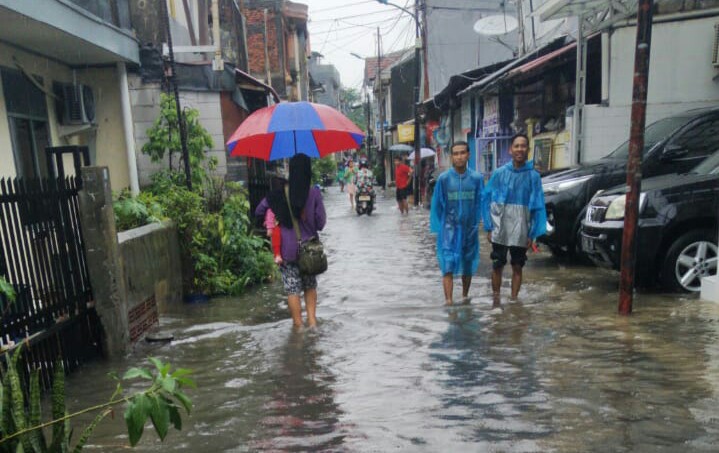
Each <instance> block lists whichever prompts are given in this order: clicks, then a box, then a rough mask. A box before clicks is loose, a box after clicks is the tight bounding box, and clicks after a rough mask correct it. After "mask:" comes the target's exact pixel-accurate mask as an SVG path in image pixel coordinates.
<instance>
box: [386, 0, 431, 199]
mask: <svg viewBox="0 0 719 453" xmlns="http://www.w3.org/2000/svg"><path fill="white" fill-rule="evenodd" d="M377 1H378V2H379V3H381V4H383V5H388V6H392V7H394V8H397V9H399V10H401V11H403V12H405V13H407V14H409V15H410V16H411V17H412V19H414V25H415V28H414V32H415V34H414V36H415V44H414V66H415V77H414V105H413V106H412V107H413V108H412V112H413V113H414V205H415V206H418V205H419V196H420V192H419V181H420V174H419V173H420V172H419V165H420V154H421V153H420V143H419V135H420V134H419V123H420V117H419V103H420V101H421V99H420V94H419V85H420V77H421V71H422V68H421V66H420V65H421V62H420V58H419V53H420V51H421V50H422V49H423V46H424V43H423V42H422V40H421V39H420V36H421V35H420V24H419V0H414V12H412V11H410V10H408V9H407V8H404V7H402V6H399V5H395V4H394V3H390V2H388V1H387V0H377Z"/></svg>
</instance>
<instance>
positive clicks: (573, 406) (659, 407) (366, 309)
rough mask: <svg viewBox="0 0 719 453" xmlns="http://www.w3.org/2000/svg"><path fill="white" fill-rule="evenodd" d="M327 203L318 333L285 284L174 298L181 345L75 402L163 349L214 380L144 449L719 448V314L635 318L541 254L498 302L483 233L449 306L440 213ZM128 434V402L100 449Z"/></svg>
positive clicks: (602, 288)
mask: <svg viewBox="0 0 719 453" xmlns="http://www.w3.org/2000/svg"><path fill="white" fill-rule="evenodd" d="M325 202H326V206H327V210H328V217H329V220H328V226H327V228H326V232H325V234H324V235H323V239H324V241H325V244H326V247H327V249H328V251H329V253H330V269H329V270H328V272H327V273H326V274H324V275H323V276H321V277H320V281H319V301H320V303H319V308H318V314H319V318H320V326H319V327H318V328H317V329H316V330H304V331H301V332H293V331H292V329H291V322H290V320H289V317H288V314H287V312H286V309H285V304H284V297H283V295H282V291H281V288H280V286H279V285H278V284H271V285H268V286H266V287H262V288H256V289H254V290H253V291H251V292H249V293H247V294H246V295H244V296H242V297H238V298H217V299H214V300H212V301H211V302H210V303H208V304H201V305H180V306H177V307H171V308H170V310H169V312H168V313H166V314H164V315H163V316H162V320H161V323H162V327H163V329H164V330H167V331H170V332H172V333H173V334H174V335H175V341H173V342H172V343H171V344H166V345H158V344H149V343H143V344H140V345H138V347H137V348H136V349H135V350H134V351H133V352H132V353H131V354H130V355H128V356H127V357H126V358H125V359H123V360H119V361H113V362H110V361H104V362H99V363H94V364H91V365H89V366H86V367H85V368H84V369H83V370H81V371H80V372H79V373H77V374H75V375H73V376H71V377H70V378H69V380H68V404H69V406H70V410H74V409H80V408H82V407H86V406H89V405H91V404H95V403H100V402H103V401H105V400H106V399H107V398H108V397H109V396H110V394H111V393H112V391H113V389H114V384H113V382H112V381H111V380H110V379H109V378H107V377H106V373H108V372H109V371H118V372H123V371H124V370H126V369H127V368H129V367H131V366H137V365H142V364H143V362H144V360H145V357H146V356H148V355H152V356H156V357H158V358H160V359H162V360H165V361H170V362H171V363H172V364H173V366H175V367H184V368H191V369H193V370H195V375H194V378H195V379H196V381H197V383H198V386H199V387H198V389H197V390H189V391H188V393H189V395H190V397H191V398H192V400H193V402H194V410H193V412H192V415H191V416H189V417H186V418H185V420H184V427H183V429H182V431H179V432H178V431H175V430H171V431H170V433H169V435H168V436H167V438H166V439H165V441H164V443H161V442H160V441H159V440H158V439H157V436H156V435H155V433H154V432H153V430H152V428H151V425H150V424H149V423H148V425H147V426H146V429H145V434H144V436H143V439H142V441H141V443H140V444H139V445H138V446H137V447H136V448H135V450H136V451H191V452H205V451H207V452H223V451H228V452H229V451H337V452H342V451H347V452H355V451H356V452H384V451H410V452H413V451H427V452H438V451H447V452H463V451H473V452H482V451H488V452H495V451H496V452H539V451H541V452H549V451H554V452H577V451H607V452H644V451H646V452H678V451H681V452H692V451H698V452H699V451H717V449H719V447H717V445H719V409H717V408H718V407H719V405H718V403H719V401H718V395H719V394H718V391H719V347H718V346H717V344H718V342H717V339H718V337H719V308H718V307H717V306H715V305H712V304H709V303H706V302H702V301H699V300H698V299H696V298H695V297H692V296H677V295H672V294H662V293H657V292H641V293H640V294H638V296H637V298H636V301H635V306H634V310H635V312H634V314H633V315H632V316H630V317H621V316H618V315H616V306H617V281H618V276H617V274H615V273H612V272H609V271H604V270H599V269H595V268H591V267H584V266H576V265H571V264H566V263H559V262H557V261H556V260H555V259H554V258H552V257H551V256H549V255H548V254H545V253H539V254H534V255H531V256H530V261H529V263H528V265H527V268H526V272H525V285H524V287H523V290H522V293H521V295H520V301H518V302H516V303H508V302H506V301H503V303H502V308H501V309H496V308H494V309H493V308H492V302H491V297H490V289H489V280H488V275H489V274H488V265H487V263H488V262H489V260H488V257H487V253H488V252H487V247H486V244H485V243H483V246H484V249H483V251H482V263H481V264H480V272H479V276H478V277H476V278H475V280H474V284H473V287H472V291H471V295H472V297H473V299H472V301H471V303H470V304H469V305H467V306H455V307H451V308H446V307H444V306H443V301H444V298H443V296H442V291H441V287H440V276H439V273H438V270H437V266H436V261H435V258H434V239H433V237H432V236H430V234H429V233H428V213H427V211H424V210H422V209H419V210H413V211H412V212H411V213H410V215H409V216H405V217H401V216H400V215H399V213H398V211H397V209H396V206H395V205H394V200H393V197H392V196H391V194H388V197H386V198H384V197H383V196H382V195H380V196H379V197H378V204H379V206H378V209H377V211H376V212H375V213H374V214H373V215H372V216H371V217H368V216H362V217H357V216H356V215H355V214H353V213H352V212H351V211H350V209H349V203H348V201H347V199H346V198H345V196H344V194H340V193H339V191H338V189H337V187H331V188H329V190H328V192H327V193H326V194H325ZM505 283H506V282H505ZM504 290H505V291H507V290H508V288H504ZM455 291H456V292H459V287H457V288H456V289H455ZM80 424H81V423H79V422H77V423H76V425H78V426H79V425H80ZM77 429H79V428H76V430H77ZM76 435H77V434H76ZM127 444H128V440H127V436H126V430H125V426H124V422H123V420H122V411H121V410H118V412H117V413H116V415H115V420H107V421H105V422H104V423H103V424H102V425H101V426H100V427H99V428H98V429H97V431H96V433H95V435H94V436H93V437H92V438H91V442H90V445H89V446H88V447H87V450H88V451H124V450H126V449H127V448H128V447H127Z"/></svg>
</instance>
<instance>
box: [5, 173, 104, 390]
mask: <svg viewBox="0 0 719 453" xmlns="http://www.w3.org/2000/svg"><path fill="white" fill-rule="evenodd" d="M77 181H78V180H76V179H75V178H74V177H68V178H64V179H62V178H60V179H33V180H24V179H19V178H16V179H0V276H2V277H4V278H5V279H6V280H7V281H8V282H9V283H11V284H12V286H13V287H14V289H15V291H16V293H17V297H16V299H15V301H14V302H11V301H9V300H7V299H6V298H4V297H2V296H0V309H1V310H2V311H1V317H0V340H1V341H2V345H3V350H7V349H8V347H9V346H12V344H13V343H14V344H18V343H20V342H21V341H23V340H26V339H27V340H28V342H27V344H28V351H26V354H25V355H24V360H23V362H25V368H27V369H29V368H40V369H41V371H42V372H41V374H42V376H43V378H42V379H43V383H44V384H45V385H49V382H50V376H51V375H52V367H53V366H54V363H55V361H56V360H57V359H58V358H59V359H62V360H63V362H64V363H65V368H66V369H67V370H72V369H73V368H75V367H76V366H77V365H78V364H80V363H81V362H83V361H84V360H86V359H88V358H90V357H93V356H97V355H99V354H100V353H101V349H100V348H101V346H100V345H101V342H100V337H99V334H100V331H99V321H98V319H97V315H96V313H95V310H94V301H93V295H92V288H91V285H90V281H89V277H88V271H87V263H86V260H85V251H84V248H83V240H82V233H81V230H80V212H79V202H78V187H77Z"/></svg>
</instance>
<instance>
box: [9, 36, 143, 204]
mask: <svg viewBox="0 0 719 453" xmlns="http://www.w3.org/2000/svg"><path fill="white" fill-rule="evenodd" d="M13 58H15V59H16V61H17V62H19V63H20V65H21V66H22V67H23V68H25V69H26V70H27V71H28V72H30V73H31V74H33V75H37V76H40V77H42V81H43V86H44V87H45V89H46V90H47V91H48V92H52V83H53V81H58V82H65V83H70V82H72V81H73V72H72V70H71V69H70V67H68V66H66V65H63V64H60V63H58V62H56V61H54V60H50V59H47V58H43V57H40V56H37V55H34V54H29V53H27V52H23V51H21V50H19V49H17V48H14V47H11V46H8V45H6V44H3V43H0V66H4V67H6V68H11V69H17V66H16V64H15V60H13ZM75 76H76V80H77V83H82V84H86V85H89V86H91V87H92V91H93V95H94V98H95V108H96V117H95V122H96V124H97V128H96V129H94V130H89V131H87V132H84V133H82V134H77V135H73V136H66V137H61V136H60V125H59V124H58V122H57V115H56V112H55V101H54V99H53V98H51V97H50V96H46V100H47V114H48V124H49V129H50V137H51V143H52V145H53V146H61V145H89V146H90V148H91V156H92V162H91V163H92V165H97V164H101V165H105V166H107V167H108V168H109V170H110V175H111V176H112V178H113V181H115V189H116V190H117V189H120V188H122V187H126V186H128V185H129V176H128V169H127V157H126V155H125V139H124V136H123V132H122V111H121V107H120V87H119V82H118V77H117V70H116V69H115V67H114V66H113V67H111V68H92V69H78V70H76V71H75ZM65 169H66V173H67V174H73V172H74V169H73V166H72V164H71V160H67V161H66V162H65ZM0 176H15V164H14V158H13V154H12V143H11V139H10V131H9V127H8V118H7V110H6V108H5V99H4V95H3V94H2V89H0Z"/></svg>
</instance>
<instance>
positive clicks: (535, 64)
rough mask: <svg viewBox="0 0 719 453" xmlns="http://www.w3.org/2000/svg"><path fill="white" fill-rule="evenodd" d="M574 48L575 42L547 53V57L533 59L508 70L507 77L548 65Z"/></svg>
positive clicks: (575, 46)
mask: <svg viewBox="0 0 719 453" xmlns="http://www.w3.org/2000/svg"><path fill="white" fill-rule="evenodd" d="M576 48H577V43H576V42H573V43H571V44H568V45H566V46H564V47H562V48H561V49H557V50H555V51H553V52H549V53H548V54H547V55H544V56H543V57H539V58H535V59H534V60H532V61H530V62H529V63H525V64H523V65H522V66H519V67H517V68H514V69H512V70H510V71H509V73H508V76H509V77H512V76H515V75H517V74H523V73H526V72H529V71H531V70H532V69H536V68H538V67H540V66H542V65H544V64H545V63H548V62H550V61H552V60H553V59H555V58H558V57H559V56H561V55H564V54H565V53H567V52H569V51H571V50H573V49H576Z"/></svg>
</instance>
